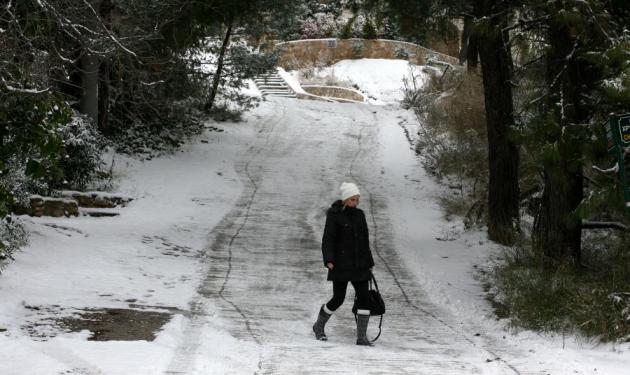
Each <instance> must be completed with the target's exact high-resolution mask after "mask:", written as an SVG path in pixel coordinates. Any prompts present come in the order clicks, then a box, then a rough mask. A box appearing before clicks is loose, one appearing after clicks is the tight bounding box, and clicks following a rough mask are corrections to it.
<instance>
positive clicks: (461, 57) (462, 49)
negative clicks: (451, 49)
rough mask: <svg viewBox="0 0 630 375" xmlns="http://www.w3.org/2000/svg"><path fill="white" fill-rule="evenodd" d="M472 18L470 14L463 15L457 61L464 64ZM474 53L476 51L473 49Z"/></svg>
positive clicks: (466, 57) (466, 56)
mask: <svg viewBox="0 0 630 375" xmlns="http://www.w3.org/2000/svg"><path fill="white" fill-rule="evenodd" d="M472 23H473V19H472V17H470V16H465V17H464V29H463V30H462V36H461V43H460V44H461V46H460V49H459V63H460V64H464V63H465V62H466V60H467V59H468V46H469V44H470V34H471V29H472ZM475 53H477V51H476V50H475Z"/></svg>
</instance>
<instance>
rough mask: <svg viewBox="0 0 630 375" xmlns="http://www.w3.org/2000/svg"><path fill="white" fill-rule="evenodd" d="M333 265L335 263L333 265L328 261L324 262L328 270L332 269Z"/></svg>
mask: <svg viewBox="0 0 630 375" xmlns="http://www.w3.org/2000/svg"><path fill="white" fill-rule="evenodd" d="M334 266H335V265H334V264H332V262H328V263H326V267H328V269H329V270H331V271H332V269H333V267H334Z"/></svg>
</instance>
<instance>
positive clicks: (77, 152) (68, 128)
mask: <svg viewBox="0 0 630 375" xmlns="http://www.w3.org/2000/svg"><path fill="white" fill-rule="evenodd" d="M60 134H61V137H62V139H63V152H62V154H61V157H60V160H59V166H60V167H61V170H62V172H63V181H55V184H54V187H58V188H69V189H73V190H83V189H85V188H86V187H87V186H88V184H89V183H90V182H91V181H93V180H94V179H95V177H96V175H97V172H98V171H99V169H100V168H101V167H102V166H103V160H102V157H101V154H102V152H103V148H104V145H105V142H104V139H103V138H102V136H101V135H100V134H99V132H98V131H97V129H96V127H95V126H94V122H93V121H92V120H91V119H89V118H88V117H87V116H85V115H82V114H79V113H77V112H75V113H74V115H73V117H72V121H70V123H68V124H67V125H65V126H63V127H61V129H60Z"/></svg>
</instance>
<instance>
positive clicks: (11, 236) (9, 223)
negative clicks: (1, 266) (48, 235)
mask: <svg viewBox="0 0 630 375" xmlns="http://www.w3.org/2000/svg"><path fill="white" fill-rule="evenodd" d="M27 243H28V234H27V232H26V230H25V229H24V227H23V226H22V225H21V223H20V222H19V221H16V220H12V218H11V217H10V216H7V217H6V218H4V219H0V260H4V259H6V258H11V257H12V254H13V253H14V252H15V251H16V250H17V249H19V248H20V247H22V246H25V245H26V244H27Z"/></svg>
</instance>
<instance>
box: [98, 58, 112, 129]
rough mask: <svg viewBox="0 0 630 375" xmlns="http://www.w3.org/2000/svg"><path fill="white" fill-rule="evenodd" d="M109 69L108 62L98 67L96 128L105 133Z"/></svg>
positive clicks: (107, 116) (108, 127)
mask: <svg viewBox="0 0 630 375" xmlns="http://www.w3.org/2000/svg"><path fill="white" fill-rule="evenodd" d="M109 69H110V65H109V63H108V62H103V63H101V66H100V69H99V85H98V129H99V130H100V131H101V132H102V133H104V134H107V133H108V132H109V130H110V126H109V93H110V87H109Z"/></svg>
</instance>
